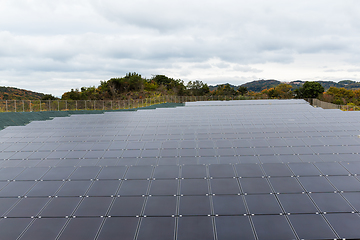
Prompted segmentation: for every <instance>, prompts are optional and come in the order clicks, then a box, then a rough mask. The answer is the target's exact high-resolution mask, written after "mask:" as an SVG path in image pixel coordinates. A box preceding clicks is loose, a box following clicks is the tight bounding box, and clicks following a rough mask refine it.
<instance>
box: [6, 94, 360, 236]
mask: <svg viewBox="0 0 360 240" xmlns="http://www.w3.org/2000/svg"><path fill="white" fill-rule="evenodd" d="M359 119H360V113H359V112H341V111H340V110H323V109H320V108H313V107H311V106H310V105H308V104H307V103H306V102H305V101H303V100H281V101H280V100H256V101H211V102H190V103H186V104H185V106H184V107H178V108H168V109H153V110H138V111H129V112H124V111H122V112H108V113H105V114H98V115H72V116H70V117H66V118H54V119H53V120H50V121H43V122H31V123H30V124H28V125H26V126H19V127H7V128H6V129H4V130H2V131H0V232H1V233H2V238H4V239H17V238H18V239H116V238H118V236H122V237H123V238H124V239H133V240H138V239H140V240H142V239H159V240H162V239H177V240H181V239H185V240H188V239H196V240H201V239H206V240H208V239H217V240H222V239H303V238H304V239H328V238H331V239H334V238H354V239H357V238H360V234H359V231H358V226H359V223H360V220H359V219H360V217H359V211H360V201H359V199H360V178H359V174H360V138H359V135H360V130H359V129H360V120H359Z"/></svg>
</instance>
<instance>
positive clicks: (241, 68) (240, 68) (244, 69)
mask: <svg viewBox="0 0 360 240" xmlns="http://www.w3.org/2000/svg"><path fill="white" fill-rule="evenodd" d="M233 69H234V70H235V71H240V72H252V73H260V72H262V70H260V69H256V68H252V67H249V66H242V65H236V66H234V67H233Z"/></svg>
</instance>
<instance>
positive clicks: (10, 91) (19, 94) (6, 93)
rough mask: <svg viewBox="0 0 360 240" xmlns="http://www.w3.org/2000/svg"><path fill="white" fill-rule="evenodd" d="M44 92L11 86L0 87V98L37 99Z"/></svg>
mask: <svg viewBox="0 0 360 240" xmlns="http://www.w3.org/2000/svg"><path fill="white" fill-rule="evenodd" d="M44 95H45V94H43V93H37V92H32V91H29V90H24V89H18V88H13V87H0V100H39V99H41V98H42V97H43V96H44Z"/></svg>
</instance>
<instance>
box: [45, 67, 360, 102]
mask: <svg viewBox="0 0 360 240" xmlns="http://www.w3.org/2000/svg"><path fill="white" fill-rule="evenodd" d="M257 82H258V83H259V84H261V85H262V86H264V85H266V88H264V87H262V88H261V89H262V90H261V91H260V92H256V91H249V90H248V88H247V87H246V86H247V84H243V85H240V86H237V87H236V86H233V85H230V84H223V85H217V86H216V87H212V88H210V87H209V86H208V85H207V84H206V83H203V82H202V81H199V80H196V81H189V82H188V83H187V84H185V83H184V81H183V80H181V79H174V78H169V77H167V76H165V75H156V76H153V77H152V78H150V79H147V78H143V77H142V76H141V75H140V74H138V73H128V74H126V75H125V76H124V77H121V78H111V79H109V80H107V81H100V85H99V86H98V87H95V86H93V87H82V88H80V89H71V91H69V92H65V93H64V94H63V95H62V97H61V99H63V100H111V99H117V100H125V99H144V98H148V97H154V96H163V95H176V96H205V95H207V96H211V95H213V96H216V95H218V96H220V95H222V96H238V95H241V96H244V99H291V98H319V99H320V100H323V101H326V102H331V103H334V104H340V105H346V104H350V105H351V104H354V105H360V90H352V89H345V88H337V87H330V88H329V89H328V90H327V91H326V92H325V88H324V86H323V84H321V83H320V82H318V81H317V82H315V81H314V82H302V83H301V84H300V85H299V84H298V82H296V83H295V84H287V83H280V84H278V81H276V80H260V81H257ZM345 82H346V81H343V82H342V84H344V83H345ZM252 84H254V82H252ZM347 84H351V82H350V81H349V82H347ZM259 86H260V85H259ZM271 86H273V87H271ZM210 89H212V90H210ZM43 99H54V97H53V96H51V95H44V96H43Z"/></svg>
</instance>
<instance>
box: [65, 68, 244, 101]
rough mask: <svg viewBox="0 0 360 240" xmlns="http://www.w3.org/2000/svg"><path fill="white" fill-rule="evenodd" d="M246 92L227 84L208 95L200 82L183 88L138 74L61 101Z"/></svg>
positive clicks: (180, 82)
mask: <svg viewBox="0 0 360 240" xmlns="http://www.w3.org/2000/svg"><path fill="white" fill-rule="evenodd" d="M246 92H247V90H246V88H245V90H244V88H242V87H238V90H235V89H234V88H232V87H230V85H229V84H224V85H220V86H218V87H217V88H216V89H215V90H213V91H210V89H209V86H208V85H207V84H206V83H203V82H202V81H199V80H196V81H189V82H188V83H187V84H186V85H185V83H184V81H183V80H181V79H173V78H169V77H167V76H165V75H156V76H154V77H152V78H150V79H147V78H143V77H142V76H141V75H140V74H138V73H128V74H126V75H125V76H124V77H121V78H111V79H109V80H107V81H101V82H100V85H99V86H98V87H95V86H93V87H82V88H80V89H71V91H69V92H65V93H64V94H63V95H62V97H61V99H63V100H109V99H119V100H124V99H143V98H148V97H152V96H161V95H177V96H204V95H239V94H240V95H244V94H245V93H246Z"/></svg>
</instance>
